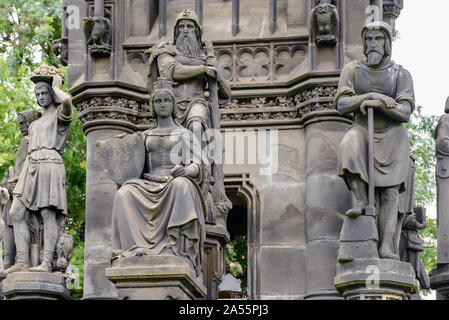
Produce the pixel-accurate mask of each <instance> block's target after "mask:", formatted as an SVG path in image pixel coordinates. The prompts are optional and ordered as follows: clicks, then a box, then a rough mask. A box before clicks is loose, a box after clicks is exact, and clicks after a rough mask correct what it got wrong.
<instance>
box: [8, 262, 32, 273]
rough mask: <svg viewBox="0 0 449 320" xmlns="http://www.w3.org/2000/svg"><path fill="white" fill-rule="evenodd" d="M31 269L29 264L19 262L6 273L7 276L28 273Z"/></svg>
mask: <svg viewBox="0 0 449 320" xmlns="http://www.w3.org/2000/svg"><path fill="white" fill-rule="evenodd" d="M29 267H30V265H29V264H26V263H20V262H17V263H16V264H15V265H13V266H12V267H11V268H8V269H6V270H5V272H6V273H7V274H10V273H13V272H21V271H28V268H29Z"/></svg>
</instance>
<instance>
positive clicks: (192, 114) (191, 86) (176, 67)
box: [146, 9, 232, 221]
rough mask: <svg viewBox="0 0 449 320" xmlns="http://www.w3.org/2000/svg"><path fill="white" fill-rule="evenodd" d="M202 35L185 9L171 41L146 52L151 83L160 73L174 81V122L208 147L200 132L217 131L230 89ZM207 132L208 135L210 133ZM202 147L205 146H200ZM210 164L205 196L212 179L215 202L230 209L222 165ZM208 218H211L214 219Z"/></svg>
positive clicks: (193, 15)
mask: <svg viewBox="0 0 449 320" xmlns="http://www.w3.org/2000/svg"><path fill="white" fill-rule="evenodd" d="M201 37H202V29H201V24H200V23H199V20H198V17H197V16H196V14H195V13H194V11H193V10H191V9H186V10H183V11H182V12H181V13H180V14H179V15H178V16H177V18H176V22H175V26H174V36H173V39H174V41H173V44H170V43H168V42H167V41H166V40H165V39H161V41H160V42H159V43H157V44H156V45H155V46H154V47H153V48H151V49H150V50H148V51H146V53H147V54H150V59H149V66H150V74H149V81H150V84H152V83H153V82H154V80H155V77H159V76H161V77H164V78H165V79H167V80H169V81H171V82H173V92H174V95H175V97H176V103H177V105H176V110H175V120H176V122H177V123H178V124H180V125H182V126H183V127H184V128H187V129H189V130H190V131H192V132H193V134H194V135H195V137H196V139H197V140H198V141H200V142H203V143H204V142H207V143H209V146H212V145H214V143H211V140H212V139H211V137H210V136H206V137H203V134H204V133H205V132H207V129H210V128H213V129H215V131H216V132H218V133H219V129H220V112H219V106H220V107H223V106H224V105H225V104H226V103H227V102H228V101H229V99H230V96H231V88H230V85H229V83H228V82H227V81H226V80H225V79H224V78H223V76H222V75H221V73H220V72H219V71H218V70H217V65H218V64H217V58H216V57H215V54H214V51H213V48H212V44H211V43H210V42H209V43H207V45H206V47H207V48H206V49H207V50H206V51H207V55H206V53H205V52H204V48H203V44H202V42H201ZM207 85H208V87H209V102H207V101H206V98H205V94H204V93H205V91H206V86H207ZM208 134H209V135H210V132H208ZM218 138H219V137H218ZM214 139H215V142H216V141H217V137H216V136H214ZM202 147H205V146H204V145H202ZM214 148H215V151H214V152H218V153H222V150H219V148H221V146H220V145H219V144H216V145H215V147H214ZM209 163H210V166H209V168H205V169H206V173H205V174H206V175H208V176H210V175H212V177H213V179H210V178H209V177H207V176H206V177H204V179H203V182H202V184H201V189H202V190H203V195H204V198H205V199H210V197H209V195H208V193H209V192H210V183H211V181H212V180H214V181H215V185H216V187H217V188H218V190H219V194H220V197H219V199H218V200H217V201H216V204H218V205H219V206H220V207H225V208H226V210H227V211H229V210H230V209H231V208H232V203H231V202H230V201H229V199H228V198H227V196H226V194H225V191H224V182H223V179H224V178H223V173H222V164H221V163H220V164H217V163H214V161H213V159H209ZM212 183H213V182H212ZM209 216H211V215H209ZM211 218H212V220H211V221H213V220H215V218H213V217H211ZM208 220H209V219H208Z"/></svg>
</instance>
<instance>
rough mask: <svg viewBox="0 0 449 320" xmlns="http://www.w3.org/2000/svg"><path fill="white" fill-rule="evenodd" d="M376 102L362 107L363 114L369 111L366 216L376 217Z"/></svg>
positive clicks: (366, 103) (370, 102)
mask: <svg viewBox="0 0 449 320" xmlns="http://www.w3.org/2000/svg"><path fill="white" fill-rule="evenodd" d="M374 103H375V101H370V100H369V101H365V102H363V104H362V106H361V108H360V109H361V110H362V112H364V111H365V109H368V110H367V111H368V206H367V207H366V208H365V215H367V216H372V217H375V216H376V207H375V206H374V188H375V180H374V111H373V106H372V105H373V104H374Z"/></svg>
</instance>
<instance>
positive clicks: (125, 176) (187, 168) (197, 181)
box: [99, 78, 208, 300]
mask: <svg viewBox="0 0 449 320" xmlns="http://www.w3.org/2000/svg"><path fill="white" fill-rule="evenodd" d="M150 105H151V108H152V112H153V113H154V118H155V119H156V127H155V128H154V129H150V130H148V131H145V132H144V133H135V134H133V135H130V136H125V137H123V136H121V137H117V138H115V139H113V140H112V141H111V140H109V141H106V142H99V148H100V153H101V154H103V155H104V158H103V161H105V162H110V164H109V165H107V168H108V169H109V170H108V172H109V174H110V175H111V177H112V178H113V180H114V181H116V182H117V183H118V184H121V187H120V189H119V190H118V191H117V193H116V195H115V199H114V206H113V214H112V249H113V261H112V268H109V269H106V276H107V277H108V278H109V279H110V280H111V281H112V282H114V283H115V284H116V287H117V290H118V293H119V299H133V300H134V299H151V300H160V299H176V300H179V299H183V300H185V299H198V298H202V297H204V296H205V295H206V289H205V287H204V286H203V273H202V268H203V264H202V260H203V252H204V240H205V223H204V219H205V218H206V205H205V202H204V199H203V195H202V193H201V189H200V187H199V185H201V182H202V179H204V178H205V177H207V175H205V174H204V173H205V171H206V170H207V165H208V161H207V159H205V158H204V157H202V155H201V148H200V145H199V142H198V141H197V140H196V138H195V136H194V135H193V134H192V133H191V132H190V131H189V130H187V129H185V128H183V127H182V126H180V125H178V124H177V123H176V122H175V115H176V111H177V108H176V99H175V96H174V94H173V90H172V88H171V84H169V83H168V82H167V81H165V80H164V79H162V78H161V79H159V80H158V82H157V84H156V85H155V87H154V90H153V94H152V96H151V101H150ZM123 139H125V141H119V140H123ZM131 141H132V142H131ZM134 141H135V142H134ZM129 145H132V146H135V150H132V151H134V152H132V151H131V152H122V150H123V149H124V148H126V147H127V146H129ZM112 150H113V152H112ZM119 154H120V155H121V159H114V157H117V155H119ZM133 157H136V158H137V160H141V163H140V165H137V166H133V169H132V170H131V171H129V172H125V173H123V172H122V171H121V170H118V171H117V170H116V168H121V167H122V166H126V165H127V163H129V160H130V159H128V158H133Z"/></svg>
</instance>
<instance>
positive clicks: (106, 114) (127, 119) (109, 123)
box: [76, 96, 154, 134]
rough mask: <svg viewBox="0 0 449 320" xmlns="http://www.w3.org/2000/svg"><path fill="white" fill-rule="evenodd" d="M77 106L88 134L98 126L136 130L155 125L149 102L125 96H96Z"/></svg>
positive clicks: (129, 130)
mask: <svg viewBox="0 0 449 320" xmlns="http://www.w3.org/2000/svg"><path fill="white" fill-rule="evenodd" d="M76 108H77V110H78V117H79V118H80V120H81V122H82V124H83V130H84V132H85V133H86V134H87V133H88V131H92V130H95V129H96V128H98V127H102V128H104V127H108V128H114V127H115V128H120V129H122V130H124V131H128V132H135V131H142V130H147V129H149V128H151V127H153V126H154V120H153V118H152V115H151V111H150V105H149V103H147V102H139V101H136V100H132V99H129V98H125V97H111V96H106V97H99V96H96V97H90V98H87V99H85V100H82V101H79V102H77V103H76Z"/></svg>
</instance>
